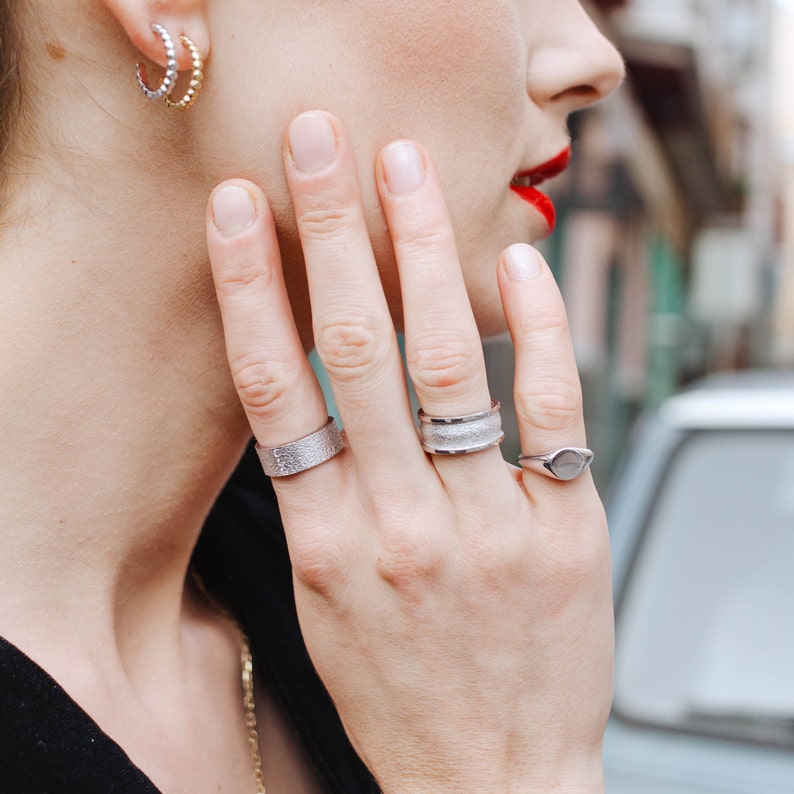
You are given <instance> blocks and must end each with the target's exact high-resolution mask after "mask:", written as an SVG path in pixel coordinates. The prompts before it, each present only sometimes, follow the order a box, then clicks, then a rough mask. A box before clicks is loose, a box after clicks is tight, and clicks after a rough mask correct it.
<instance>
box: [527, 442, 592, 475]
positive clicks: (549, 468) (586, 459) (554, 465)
mask: <svg viewBox="0 0 794 794" xmlns="http://www.w3.org/2000/svg"><path fill="white" fill-rule="evenodd" d="M594 457H595V455H594V454H593V452H592V450H589V449H583V448H581V447H563V448H562V449H556V450H554V452H547V453H546V454H545V455H522V456H521V457H520V458H519V459H518V462H519V463H520V464H521V465H522V466H524V468H527V469H531V470H532V471H537V472H539V473H541V474H545V475H546V476H547V477H553V478H554V479H555V480H566V481H568V480H575V479H576V478H577V477H578V476H579V475H580V474H584V473H585V472H586V471H587V470H588V469H589V468H590V464H591V463H592V462H593V458H594Z"/></svg>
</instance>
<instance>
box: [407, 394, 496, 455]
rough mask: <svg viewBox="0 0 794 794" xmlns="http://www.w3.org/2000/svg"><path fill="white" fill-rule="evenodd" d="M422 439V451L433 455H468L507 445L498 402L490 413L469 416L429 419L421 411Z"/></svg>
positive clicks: (431, 417)
mask: <svg viewBox="0 0 794 794" xmlns="http://www.w3.org/2000/svg"><path fill="white" fill-rule="evenodd" d="M417 415H418V417H419V436H420V438H421V440H422V449H423V450H424V451H425V452H429V453H430V454H431V455H468V454H469V453H471V452H479V451H480V450H483V449H490V447H497V446H499V444H501V443H502V441H504V437H505V434H504V433H503V432H502V417H501V416H500V415H499V402H498V400H491V407H490V408H489V409H488V410H487V411H480V412H479V413H476V414H468V415H466V416H428V415H427V414H426V413H425V412H424V411H423V410H422V409H421V408H420V409H419V413H418V414H417Z"/></svg>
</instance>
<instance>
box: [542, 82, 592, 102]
mask: <svg viewBox="0 0 794 794" xmlns="http://www.w3.org/2000/svg"><path fill="white" fill-rule="evenodd" d="M600 96H601V93H600V92H599V91H598V89H596V88H594V87H593V86H591V85H584V84H582V85H575V86H573V87H572V88H566V89H565V90H564V91H560V92H559V93H558V94H555V95H554V96H553V97H551V99H552V101H553V100H557V99H563V98H565V97H568V98H570V99H578V100H581V101H583V102H595V101H596V100H597V99H598V98H599V97H600Z"/></svg>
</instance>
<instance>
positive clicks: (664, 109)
mask: <svg viewBox="0 0 794 794" xmlns="http://www.w3.org/2000/svg"><path fill="white" fill-rule="evenodd" d="M592 5H593V7H592V10H593V13H594V16H596V17H597V18H598V19H599V21H600V23H601V24H602V26H603V27H604V29H605V31H606V32H607V35H609V36H610V37H611V38H612V39H613V40H614V41H615V42H616V43H617V45H618V47H619V49H620V50H621V52H622V53H623V55H624V57H625V59H626V64H627V73H628V79H627V85H626V87H625V88H624V89H623V90H622V91H621V92H619V93H618V94H616V95H615V96H613V97H611V98H610V99H609V100H607V101H606V102H604V103H603V104H602V105H600V106H598V107H596V108H594V109H591V110H588V111H585V112H583V113H581V114H578V115H577V116H575V117H574V119H573V123H572V133H573V138H574V143H573V150H574V158H573V162H572V166H571V168H570V169H569V171H568V172H567V173H566V174H565V175H563V176H562V177H561V178H560V179H559V180H558V182H557V184H556V185H555V186H554V187H553V188H552V190H553V191H554V195H555V203H556V204H557V206H558V209H559V226H558V231H557V233H556V234H555V235H554V236H553V237H552V238H551V239H550V240H549V241H548V243H547V246H546V251H545V252H546V254H547V255H548V257H549V259H550V261H551V262H552V263H553V266H554V267H555V269H556V272H557V275H558V278H559V281H560V283H561V286H562V288H563V292H564V294H565V298H566V304H567V306H568V312H569V317H570V322H571V331H572V334H573V337H574V344H575V347H576V351H577V358H578V361H579V366H580V372H581V375H582V381H583V385H584V388H585V406H586V413H587V414H588V417H587V418H588V435H589V443H590V445H591V446H592V447H593V448H594V449H597V450H598V453H599V463H600V468H598V467H596V468H595V471H596V475H597V477H598V478H599V479H600V480H601V482H602V484H603V483H605V482H606V481H607V480H608V479H609V475H610V473H611V470H612V468H613V466H614V463H615V462H616V461H617V459H618V457H619V456H620V453H621V452H622V450H623V448H624V446H625V442H626V437H627V434H628V432H629V430H630V428H631V426H632V424H633V421H634V419H635V418H636V416H637V414H638V413H639V412H640V411H641V410H642V409H644V408H646V407H650V406H653V405H655V404H658V402H660V401H661V400H662V399H663V398H664V397H666V396H668V395H669V394H670V393H672V392H673V391H675V390H677V389H678V388H679V387H680V386H681V385H682V384H683V383H684V382H686V381H688V380H690V379H692V378H693V377H696V376H699V375H701V374H705V373H706V372H710V371H713V370H715V369H725V368H742V367H746V366H757V365H768V364H770V363H772V362H773V361H776V360H781V358H783V359H785V358H786V357H788V358H789V359H794V217H792V218H791V221H790V222H788V223H783V224H781V207H782V206H783V204H782V202H781V198H782V196H783V195H784V190H783V188H786V189H787V190H788V191H789V193H790V194H791V196H792V201H791V202H790V204H789V206H791V207H794V111H792V110H791V107H790V105H791V103H790V102H788V103H785V102H784V103H781V104H783V105H785V109H786V110H787V111H788V112H789V117H787V118H788V122H789V124H790V127H789V133H790V136H791V137H790V138H789V143H790V148H789V149H788V152H789V155H790V158H791V159H790V163H789V168H790V171H789V172H788V173H789V177H788V184H787V185H786V184H781V180H780V164H779V159H778V151H779V147H778V146H777V145H776V135H777V133H776V127H775V117H774V113H773V112H772V109H773V108H774V105H775V102H774V100H775V89H774V83H773V80H772V77H773V74H775V73H776V72H775V66H776V58H778V57H782V53H781V52H780V50H784V51H785V50H792V51H794V46H793V45H794V38H792V39H788V40H787V42H788V43H787V46H786V47H782V48H780V47H779V48H778V50H775V49H774V48H773V46H772V44H773V42H774V39H773V36H772V33H773V30H774V31H776V32H777V34H778V37H780V29H779V27H776V26H777V24H778V21H779V16H780V15H781V14H783V13H785V11H784V8H783V6H782V5H781V4H780V3H773V2H772V0H665V2H664V3H660V2H658V0H625V2H619V0H616V1H615V2H599V3H594V4H592ZM789 13H790V11H789ZM776 53H778V54H776ZM785 54H786V55H789V53H788V52H786V53H785ZM789 57H794V56H791V55H789ZM778 73H779V72H778ZM788 74H794V70H789V71H788ZM777 91H778V96H780V95H781V94H783V93H784V92H785V93H786V94H788V95H790V93H791V92H790V90H789V89H788V86H783V85H781V86H779V87H778V89H777ZM784 220H787V219H784ZM785 230H788V231H787V232H785ZM782 232H785V233H783V234H782ZM781 234H782V236H781ZM781 245H782V246H783V247H785V246H788V254H787V255H788V259H789V260H791V262H792V264H791V265H788V266H787V267H784V265H783V264H782V262H783V258H782V256H781ZM786 282H788V284H789V286H788V288H787V289H786V288H785V284H786ZM781 296H785V297H781ZM786 302H788V303H787V305H786ZM784 306H785V308H784ZM775 318H777V319H775Z"/></svg>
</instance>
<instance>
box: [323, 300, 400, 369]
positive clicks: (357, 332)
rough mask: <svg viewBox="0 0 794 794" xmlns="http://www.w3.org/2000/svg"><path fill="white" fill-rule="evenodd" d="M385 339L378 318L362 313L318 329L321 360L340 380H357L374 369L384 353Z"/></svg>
mask: <svg viewBox="0 0 794 794" xmlns="http://www.w3.org/2000/svg"><path fill="white" fill-rule="evenodd" d="M384 337H385V334H384V333H383V332H382V330H381V328H380V326H379V324H378V322H377V321H376V319H375V318H374V317H372V316H367V315H363V314H357V315H355V316H352V317H345V318H344V319H342V320H340V321H336V322H328V323H325V324H322V325H319V326H318V327H317V328H316V330H315V343H316V346H317V353H318V355H319V356H320V359H321V360H322V362H323V364H324V365H325V367H326V369H327V370H328V371H329V372H330V373H332V374H334V375H336V376H337V377H340V378H350V377H355V376H356V375H357V374H358V373H360V372H361V371H364V370H368V369H370V368H372V367H373V366H375V365H376V364H377V362H378V361H380V360H381V359H382V357H383V354H384V347H385V338H384Z"/></svg>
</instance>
